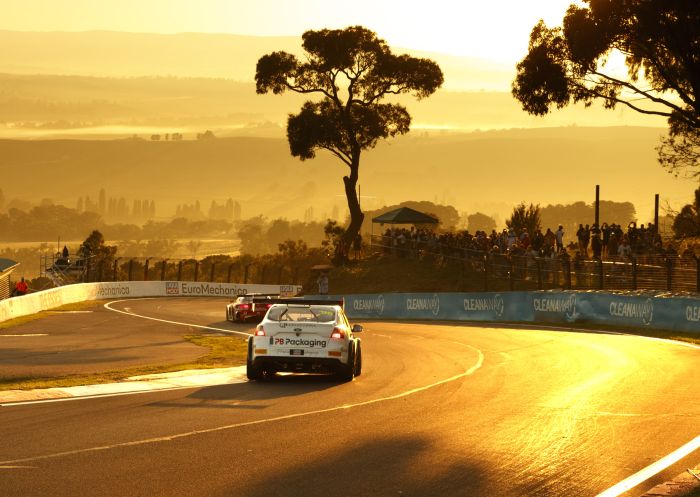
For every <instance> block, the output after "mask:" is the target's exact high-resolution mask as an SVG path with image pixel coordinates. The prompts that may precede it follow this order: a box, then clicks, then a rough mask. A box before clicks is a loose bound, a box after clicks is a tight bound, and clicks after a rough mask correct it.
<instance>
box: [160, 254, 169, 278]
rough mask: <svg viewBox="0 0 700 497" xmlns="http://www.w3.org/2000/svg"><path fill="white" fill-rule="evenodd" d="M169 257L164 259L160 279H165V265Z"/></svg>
mask: <svg viewBox="0 0 700 497" xmlns="http://www.w3.org/2000/svg"><path fill="white" fill-rule="evenodd" d="M167 261H168V259H163V265H162V266H161V268H160V281H165V267H166V265H167V263H168V262H167Z"/></svg>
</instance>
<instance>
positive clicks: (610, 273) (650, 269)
mask: <svg viewBox="0 0 700 497" xmlns="http://www.w3.org/2000/svg"><path fill="white" fill-rule="evenodd" d="M370 249H371V252H372V253H374V254H377V253H381V254H384V255H390V256H394V257H402V258H408V259H413V260H415V261H416V263H418V264H438V265H445V264H458V265H459V266H461V271H462V272H463V274H464V275H467V274H469V275H470V276H471V277H472V279H475V280H476V281H477V282H478V286H479V287H480V288H481V289H483V290H484V291H503V290H533V289H539V290H547V289H559V288H564V289H574V290H605V289H607V290H668V291H673V292H700V264H699V261H698V259H696V258H695V257H681V256H678V255H665V256H659V255H637V256H631V257H629V258H622V257H609V258H604V259H579V258H576V257H574V258H572V257H570V256H569V255H568V253H562V254H559V255H555V256H553V257H537V256H534V255H532V254H527V255H513V254H503V253H498V252H484V251H478V250H470V249H466V248H460V247H452V246H445V245H440V244H437V243H427V242H417V243H416V242H414V243H411V244H407V245H404V246H397V245H396V244H394V242H393V239H392V238H391V237H386V236H382V235H376V236H373V237H372V240H371V246H370ZM472 286H473V285H472Z"/></svg>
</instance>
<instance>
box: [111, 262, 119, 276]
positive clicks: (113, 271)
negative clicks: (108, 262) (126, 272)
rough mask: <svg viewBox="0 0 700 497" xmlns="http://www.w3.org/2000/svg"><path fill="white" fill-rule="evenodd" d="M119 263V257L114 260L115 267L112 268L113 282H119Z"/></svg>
mask: <svg viewBox="0 0 700 497" xmlns="http://www.w3.org/2000/svg"><path fill="white" fill-rule="evenodd" d="M118 262H119V257H117V258H116V259H114V265H113V267H112V281H117V276H118V273H117V268H118V266H117V263H118Z"/></svg>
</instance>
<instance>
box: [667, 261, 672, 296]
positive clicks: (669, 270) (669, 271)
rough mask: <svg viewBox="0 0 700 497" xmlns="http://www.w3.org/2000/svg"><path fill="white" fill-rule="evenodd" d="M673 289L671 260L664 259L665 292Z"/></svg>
mask: <svg viewBox="0 0 700 497" xmlns="http://www.w3.org/2000/svg"><path fill="white" fill-rule="evenodd" d="M672 289H673V259H671V258H670V257H667V258H666V290H668V291H671V290H672Z"/></svg>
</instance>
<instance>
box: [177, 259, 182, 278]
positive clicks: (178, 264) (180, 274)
mask: <svg viewBox="0 0 700 497" xmlns="http://www.w3.org/2000/svg"><path fill="white" fill-rule="evenodd" d="M177 281H182V261H180V262H178V263H177Z"/></svg>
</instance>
